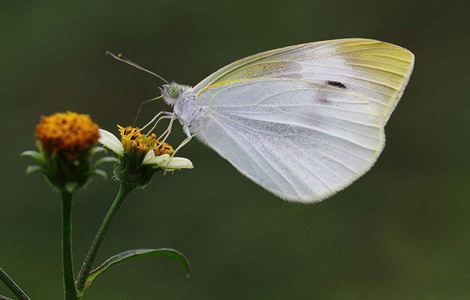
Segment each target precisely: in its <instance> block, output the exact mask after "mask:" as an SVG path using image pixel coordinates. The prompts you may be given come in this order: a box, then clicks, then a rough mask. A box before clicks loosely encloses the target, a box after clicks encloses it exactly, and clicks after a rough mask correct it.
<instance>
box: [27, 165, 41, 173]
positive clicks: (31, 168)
mask: <svg viewBox="0 0 470 300" xmlns="http://www.w3.org/2000/svg"><path fill="white" fill-rule="evenodd" d="M41 170H42V168H41V167H40V166H28V167H27V168H26V174H27V175H29V174H31V173H34V172H37V171H41Z"/></svg>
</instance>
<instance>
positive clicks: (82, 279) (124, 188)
mask: <svg viewBox="0 0 470 300" xmlns="http://www.w3.org/2000/svg"><path fill="white" fill-rule="evenodd" d="M133 188H134V187H132V186H129V185H126V184H123V183H121V185H120V186H119V192H118V193H117V195H116V198H115V199H114V202H113V204H112V205H111V207H110V208H109V210H108V213H107V214H106V216H105V217H104V219H103V222H102V223H101V226H100V229H99V230H98V232H97V234H96V236H95V239H94V240H93V243H92V244H91V247H90V249H89V250H88V254H87V256H86V258H85V260H84V262H83V265H82V268H81V269H80V273H79V274H78V278H77V282H76V285H77V290H78V291H79V294H80V295H81V294H83V291H84V289H85V283H86V280H87V277H88V274H89V273H90V271H91V268H92V267H93V262H94V261H95V259H96V254H97V253H98V249H99V248H100V246H101V243H102V242H103V239H104V237H105V235H106V233H107V231H108V229H109V227H110V226H111V224H112V222H113V220H114V218H115V217H116V214H117V211H118V210H119V207H120V206H121V204H122V202H123V200H124V199H125V198H126V197H127V195H129V193H130V192H131V191H132V190H133Z"/></svg>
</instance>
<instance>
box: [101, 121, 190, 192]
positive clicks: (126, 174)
mask: <svg viewBox="0 0 470 300" xmlns="http://www.w3.org/2000/svg"><path fill="white" fill-rule="evenodd" d="M118 129H119V134H120V138H121V139H118V138H117V137H116V136H115V135H113V134H112V133H111V132H109V131H106V130H104V129H100V139H99V142H100V143H101V144H102V145H103V146H105V147H106V148H108V149H110V150H111V151H113V152H114V153H115V154H116V155H117V157H118V159H119V161H120V162H119V164H118V165H117V166H116V168H115V171H114V173H115V175H116V177H117V178H118V179H119V181H121V182H125V183H126V184H128V185H130V186H135V187H144V186H145V185H146V184H148V183H149V182H150V179H151V178H152V176H153V174H154V173H155V172H156V171H157V170H167V171H174V170H178V169H192V168H193V164H192V163H191V161H190V160H189V159H186V158H183V157H171V156H170V155H171V154H172V153H173V148H172V147H171V146H170V145H169V144H167V143H164V142H161V141H160V140H158V138H157V136H156V135H155V134H153V133H152V134H148V135H147V134H143V133H141V132H140V130H139V128H136V127H122V126H118Z"/></svg>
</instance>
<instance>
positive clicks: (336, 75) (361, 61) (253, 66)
mask: <svg viewBox="0 0 470 300" xmlns="http://www.w3.org/2000/svg"><path fill="white" fill-rule="evenodd" d="M413 64H414V55H413V54H412V53H411V52H410V51H408V50H406V49H404V48H401V47H399V46H396V45H393V44H389V43H385V42H380V41H376V40H369V39H340V40H331V41H323V42H315V43H308V44H302V45H297V46H290V47H286V48H281V49H277V50H271V51H267V52H263V53H260V54H256V55H253V56H250V57H248V58H244V59H242V60H239V61H237V62H234V63H232V64H230V65H228V66H226V67H224V68H222V69H220V70H219V71H217V72H215V73H214V74H212V75H210V76H209V77H208V78H206V79H205V80H203V81H202V82H201V83H199V84H198V85H197V86H196V87H195V91H196V92H197V93H202V92H204V90H206V89H210V88H211V85H214V84H215V85H218V84H220V83H221V82H231V81H237V80H243V79H249V78H260V77H262V78H291V79H304V80H315V81H318V82H324V83H326V84H330V85H334V86H337V87H343V88H345V89H349V90H351V91H355V92H358V93H359V94H361V96H363V97H364V98H366V100H367V101H369V102H370V103H371V105H372V106H373V108H374V109H376V110H377V112H378V114H379V115H380V116H381V117H382V119H383V122H384V124H385V123H386V122H387V121H388V119H389V117H390V114H391V113H392V111H393V109H394V108H395V106H396V104H397V102H398V100H399V98H400V97H401V94H402V93H403V90H404V88H405V86H406V84H407V82H408V80H409V77H410V74H411V71H412V69H413Z"/></svg>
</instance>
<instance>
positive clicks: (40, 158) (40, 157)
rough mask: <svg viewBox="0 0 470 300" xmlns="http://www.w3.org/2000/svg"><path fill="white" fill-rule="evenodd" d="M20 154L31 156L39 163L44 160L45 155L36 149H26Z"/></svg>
mask: <svg viewBox="0 0 470 300" xmlns="http://www.w3.org/2000/svg"><path fill="white" fill-rule="evenodd" d="M20 156H27V157H31V158H32V159H34V160H35V161H36V162H37V163H39V164H41V163H43V162H44V156H43V155H42V154H41V153H39V152H38V151H34V150H29V151H24V152H23V153H21V154H20Z"/></svg>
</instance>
